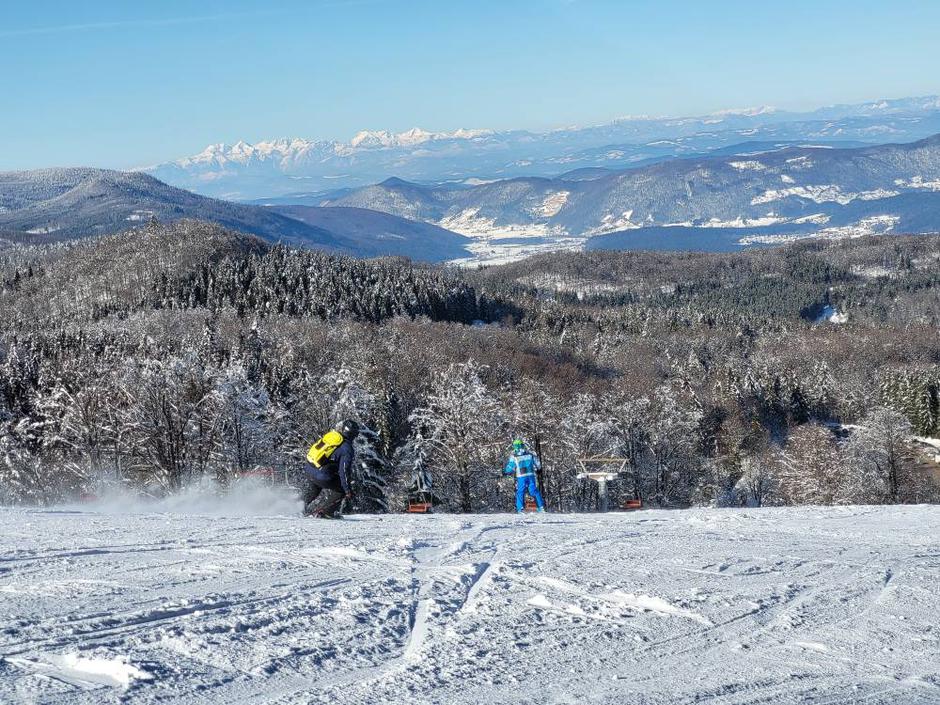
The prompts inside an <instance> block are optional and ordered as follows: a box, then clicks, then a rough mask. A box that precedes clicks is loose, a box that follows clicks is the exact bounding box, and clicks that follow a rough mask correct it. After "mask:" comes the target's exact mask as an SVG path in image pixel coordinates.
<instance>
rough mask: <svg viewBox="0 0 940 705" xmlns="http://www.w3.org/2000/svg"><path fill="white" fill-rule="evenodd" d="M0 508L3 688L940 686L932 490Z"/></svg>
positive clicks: (152, 696) (470, 698)
mask: <svg viewBox="0 0 940 705" xmlns="http://www.w3.org/2000/svg"><path fill="white" fill-rule="evenodd" d="M278 511H279V510H278ZM0 522H2V526H3V532H2V534H0V655H2V659H0V702H2V703H19V702H23V703H56V704H59V703H61V704H63V705H68V704H70V703H108V702H124V703H155V702H167V703H225V704H226V705H233V704H236V703H284V704H287V703H344V704H345V703H485V704H486V705H495V704H497V703H571V704H575V703H644V704H649V703H706V702H707V703H721V704H731V703H807V702H812V703H860V702H864V703H868V704H871V703H895V704H897V703H937V702H940V589H938V585H940V507H887V508H875V507H858V508H833V509H822V508H812V509H765V510H690V511H673V512H667V511H640V512H635V513H630V514H607V515H552V514H547V515H540V516H535V515H528V516H523V517H517V516H514V515H487V516H455V515H437V516H401V515H397V516H355V517H349V518H347V519H346V520H345V521H341V522H325V521H313V520H304V519H302V518H299V517H293V516H286V515H281V516H247V515H238V514H236V513H229V515H228V516H226V515H225V512H224V511H223V512H222V513H221V515H220V514H215V515H194V514H179V513H178V514H173V513H137V514H124V515H122V514H114V513H111V514H107V513H94V512H89V511H68V510H59V511H54V510H47V511H42V510H11V509H5V510H0Z"/></svg>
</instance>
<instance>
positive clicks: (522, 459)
mask: <svg viewBox="0 0 940 705" xmlns="http://www.w3.org/2000/svg"><path fill="white" fill-rule="evenodd" d="M541 467H542V463H541V462H540V461H539V457H538V456H537V455H536V454H535V453H533V452H531V451H530V450H529V449H528V448H527V447H526V444H525V442H524V441H523V440H522V439H521V438H517V439H515V440H514V441H513V442H512V454H511V455H510V456H509V460H507V461H506V467H504V468H503V475H515V477H516V511H517V512H521V511H522V510H523V509H525V495H526V492H528V493H529V496H530V497H532V499H534V500H535V504H536V506H538V510H539V511H540V512H544V511H545V500H543V499H542V493H541V492H539V483H538V481H537V480H536V472H537V471H538V470H540V469H541Z"/></svg>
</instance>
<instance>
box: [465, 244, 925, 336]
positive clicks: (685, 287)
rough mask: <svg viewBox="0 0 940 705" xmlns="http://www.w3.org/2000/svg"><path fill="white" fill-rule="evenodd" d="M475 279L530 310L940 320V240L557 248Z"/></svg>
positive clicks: (792, 320)
mask: <svg viewBox="0 0 940 705" xmlns="http://www.w3.org/2000/svg"><path fill="white" fill-rule="evenodd" d="M468 279H469V280H470V281H471V282H473V284H474V285H475V286H476V287H477V288H479V289H481V290H484V291H488V292H490V294H491V295H496V294H497V292H498V293H499V294H500V295H502V296H504V297H507V298H511V299H513V300H515V301H516V302H517V303H519V304H520V305H522V306H523V307H524V308H526V309H527V310H529V311H530V313H531V312H533V311H544V310H547V309H559V308H564V309H567V310H570V311H571V312H574V311H577V312H579V313H580V314H581V315H584V313H585V312H586V311H591V312H593V315H601V314H608V315H609V314H615V315H617V316H625V315H629V314H630V312H643V315H645V316H649V315H652V314H653V312H658V313H662V312H666V311H668V312H672V314H674V315H679V314H685V315H692V316H697V317H699V318H700V320H701V321H705V322H707V321H711V322H712V323H713V324H719V323H720V322H722V321H723V322H725V323H727V322H729V321H731V320H735V321H742V322H743V321H747V322H749V323H750V324H751V325H752V326H755V327H759V326H761V325H762V324H764V323H770V322H773V325H775V326H779V325H783V324H786V325H795V324H799V323H801V322H808V323H814V322H816V321H817V319H819V318H820V316H821V315H822V314H823V312H824V311H825V310H832V311H835V310H838V311H841V312H842V313H843V314H845V315H846V316H848V317H849V318H850V319H851V321H852V322H853V323H862V322H867V323H872V324H879V325H884V324H892V325H894V324H907V323H919V324H930V325H937V324H938V323H940V307H938V305H937V296H938V293H940V238H937V237H894V236H881V237H866V238H859V239H854V240H836V241H804V242H797V243H794V244H792V245H790V246H788V247H784V248H779V249H756V250H745V251H741V252H739V253H736V254H732V255H729V254H716V253H703V252H674V253H662V252H633V251H621V252H600V251H590V252H581V253H564V254H560V253H552V254H544V255H536V256H533V257H530V258H528V259H526V260H524V261H522V262H515V263H511V264H507V265H503V266H499V267H490V268H481V269H478V270H474V271H472V272H469V273H468ZM546 301H547V302H548V303H545V302H546ZM526 302H527V303H526Z"/></svg>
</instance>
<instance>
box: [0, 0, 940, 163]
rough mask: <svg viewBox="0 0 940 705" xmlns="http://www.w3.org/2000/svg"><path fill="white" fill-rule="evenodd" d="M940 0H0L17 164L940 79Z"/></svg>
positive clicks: (1, 138) (528, 123) (1, 148)
mask: <svg viewBox="0 0 940 705" xmlns="http://www.w3.org/2000/svg"><path fill="white" fill-rule="evenodd" d="M938 37H940V1H937V0H895V1H891V2H889V1H884V2H870V1H866V0H788V1H787V2H775V3H769V2H759V1H757V0H749V1H747V2H744V1H743V0H742V1H740V2H739V1H737V0H727V1H719V0H658V1H652V0H651V1H649V2H639V1H631V0H609V1H607V0H493V1H491V0H473V1H468V2H464V1H462V0H460V1H458V0H452V1H448V0H429V1H427V2H425V1H424V0H415V1H413V2H404V1H401V0H309V1H307V2H301V1H297V2H292V1H286V2H277V1H276V0H271V1H269V2H250V1H248V0H225V1H224V2H223V1H221V0H204V1H201V2H182V1H178V0H160V2H156V1H154V2H134V3H131V2H126V1H124V0H121V1H118V0H99V1H97V2H96V1H95V0H84V1H83V2H75V1H74V0H70V1H69V2H49V1H43V0H33V1H30V0H3V2H2V3H0V77H2V91H3V102H2V104H0V170H3V169H18V168H31V167H39V166H54V165H89V166H113V167H131V166H140V165H146V164H151V163H155V162H158V161H164V160H167V159H172V158H176V157H180V156H186V155H189V154H192V153H195V152H198V151H201V150H202V149H203V148H204V147H205V146H206V145H207V144H209V143H211V142H234V141H237V140H239V139H244V140H247V141H255V140H258V139H264V138H271V137H282V136H300V137H311V138H312V137H324V138H340V139H348V138H349V137H351V136H352V135H353V134H354V133H355V132H357V131H358V130H360V129H390V130H395V131H400V130H405V129H408V128H410V127H414V126H420V127H423V128H426V129H431V130H451V129H455V128H458V127H493V128H510V127H514V128H515V127H518V128H529V129H536V130H539V129H546V128H551V127H558V126H563V125H570V124H584V123H596V122H603V121H607V120H610V119H612V118H615V117H617V116H621V115H628V114H651V115H664V114H670V115H690V114H702V113H707V112H712V111H715V110H720V109H723V108H738V107H747V106H753V105H762V104H768V105H775V106H777V107H782V108H807V107H816V106H819V105H825V104H830V103H843V102H860V101H864V100H870V99H874V98H879V97H903V96H910V95H924V94H933V93H940V72H938V70H937V67H938V66H940V39H938Z"/></svg>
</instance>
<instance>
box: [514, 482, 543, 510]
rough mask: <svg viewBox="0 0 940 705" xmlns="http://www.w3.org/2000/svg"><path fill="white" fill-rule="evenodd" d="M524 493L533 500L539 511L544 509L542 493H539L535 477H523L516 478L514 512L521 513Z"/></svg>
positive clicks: (523, 505)
mask: <svg viewBox="0 0 940 705" xmlns="http://www.w3.org/2000/svg"><path fill="white" fill-rule="evenodd" d="M526 492H528V493H529V496H530V497H532V499H534V500H535V503H536V504H537V505H538V507H539V509H544V508H545V500H543V499H542V493H541V492H539V483H538V482H536V481H535V475H524V476H523V477H517V478H516V511H517V512H521V511H522V510H523V509H525V495H526Z"/></svg>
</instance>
